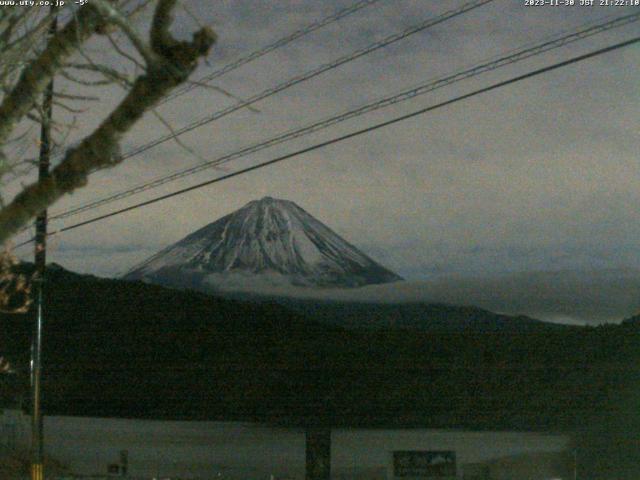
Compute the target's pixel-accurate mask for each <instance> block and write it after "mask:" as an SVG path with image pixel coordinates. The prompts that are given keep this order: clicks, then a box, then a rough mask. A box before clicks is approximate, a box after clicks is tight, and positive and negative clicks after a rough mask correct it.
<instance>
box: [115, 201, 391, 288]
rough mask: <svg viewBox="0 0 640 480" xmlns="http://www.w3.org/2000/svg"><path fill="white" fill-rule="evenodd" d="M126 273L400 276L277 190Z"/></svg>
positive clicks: (345, 280)
mask: <svg viewBox="0 0 640 480" xmlns="http://www.w3.org/2000/svg"><path fill="white" fill-rule="evenodd" d="M125 278H127V279H142V280H146V281H150V282H154V283H163V284H170V285H171V286H180V284H181V283H183V285H182V286H188V287H198V286H201V287H212V288H213V287H215V286H223V287H224V288H228V287H229V286H230V285H231V286H232V285H234V284H237V285H242V286H244V287H246V286H247V285H249V286H251V285H255V286H259V287H260V286H265V285H272V286H273V285H297V286H322V287H331V286H333V287H335V286H339V287H358V286H362V285H369V284H380V283H387V282H394V281H397V280H401V277H399V276H398V275H396V274H395V273H393V272H391V271H390V270H388V269H386V268H385V267H383V266H381V265H379V264H378V263H376V262H375V261H373V260H372V259H371V258H369V257H368V256H367V255H365V254H364V253H362V252H360V251H359V250H358V249H357V248H356V247H355V246H353V245H352V244H350V243H349V242H347V241H346V240H344V239H343V238H341V237H340V236H339V235H337V234H336V233H335V232H333V231H332V230H331V229H330V228H329V227H327V226H326V225H324V224H323V223H322V222H320V221H318V220H317V219H315V218H314V217H313V216H312V215H310V214H309V213H307V212H306V211H305V210H303V209H302V208H300V207H299V206H298V205H296V204H295V203H293V202H291V201H287V200H279V199H274V198H271V197H265V198H263V199H261V200H255V201H252V202H249V203H248V204H247V205H245V206H244V207H242V208H241V209H239V210H237V211H235V212H233V213H231V214H229V215H227V216H225V217H223V218H221V219H219V220H217V221H216V222H213V223H211V224H209V225H207V226H205V227H203V228H201V229H200V230H197V231H196V232H194V233H192V234H190V235H188V236H187V237H185V238H184V239H182V240H180V241H179V242H178V243H176V244H174V245H171V246H169V247H167V248H166V249H164V250H162V251H160V252H158V253H157V254H156V255H154V256H152V257H151V258H149V259H147V260H146V261H145V262H144V263H143V264H141V265H140V266H138V267H136V268H134V269H133V270H131V271H130V272H129V273H128V274H127V275H126V276H125Z"/></svg>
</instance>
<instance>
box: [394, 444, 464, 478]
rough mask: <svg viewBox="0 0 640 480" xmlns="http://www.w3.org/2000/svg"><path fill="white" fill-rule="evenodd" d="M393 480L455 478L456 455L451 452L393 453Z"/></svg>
mask: <svg viewBox="0 0 640 480" xmlns="http://www.w3.org/2000/svg"><path fill="white" fill-rule="evenodd" d="M393 475H394V478H400V479H403V480H412V479H416V480H417V479H420V480H422V479H438V480H443V479H447V478H456V453H455V452H452V451H398V452H393Z"/></svg>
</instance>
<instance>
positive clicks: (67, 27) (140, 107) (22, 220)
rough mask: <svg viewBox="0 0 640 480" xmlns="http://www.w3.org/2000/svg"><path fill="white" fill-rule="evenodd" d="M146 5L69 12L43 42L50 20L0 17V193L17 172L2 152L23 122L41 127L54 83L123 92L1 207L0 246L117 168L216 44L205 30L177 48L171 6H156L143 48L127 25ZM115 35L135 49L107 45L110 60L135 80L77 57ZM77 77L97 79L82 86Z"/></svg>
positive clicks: (97, 3) (28, 14)
mask: <svg viewBox="0 0 640 480" xmlns="http://www.w3.org/2000/svg"><path fill="white" fill-rule="evenodd" d="M147 3H149V2H148V1H147V2H145V1H142V2H131V1H118V0H90V1H89V2H87V3H86V4H85V5H84V6H82V7H80V8H77V9H76V10H75V11H73V15H71V16H70V18H69V19H68V20H67V21H66V23H64V24H63V25H62V26H61V28H60V29H59V30H58V31H57V32H56V33H54V34H52V35H50V36H48V34H47V31H48V25H49V23H50V18H49V15H43V14H42V13H38V12H33V11H32V10H33V9H31V10H30V9H27V8H23V9H19V8H17V7H14V8H13V9H4V10H0V52H2V53H1V54H0V85H1V88H2V90H3V97H2V103H1V104H0V185H1V184H2V183H1V182H2V180H3V177H5V176H6V175H8V174H9V173H10V172H16V170H17V169H18V168H19V162H18V161H16V160H15V159H11V157H10V155H8V154H7V149H9V148H12V145H13V144H14V143H15V142H16V141H19V140H20V134H19V132H18V130H19V128H24V126H25V122H28V121H33V122H40V121H41V120H42V112H41V111H40V107H39V105H40V98H41V96H42V93H43V92H44V90H45V89H46V87H47V85H48V84H49V82H50V81H51V79H52V78H53V76H54V75H56V74H60V75H62V76H64V77H65V78H67V79H71V80H72V81H76V82H79V83H83V82H84V83H85V84H87V85H89V84H93V85H94V86H97V87H99V86H101V85H103V84H105V83H107V82H118V83H120V84H121V85H124V86H125V88H127V93H126V95H125V96H124V98H123V99H122V100H121V101H120V103H119V104H117V105H115V106H114V107H113V109H112V110H111V111H110V113H109V114H108V115H106V117H105V118H104V119H103V120H102V122H101V123H100V125H99V126H98V127H97V128H96V129H95V130H94V131H93V132H91V133H90V134H88V135H87V136H86V137H84V138H83V139H82V140H81V141H79V142H78V143H77V144H76V145H75V146H73V147H71V148H69V149H68V150H66V151H65V152H64V153H63V154H62V155H61V159H60V160H59V162H57V164H56V165H55V166H54V168H53V170H52V171H51V175H50V177H49V178H47V179H46V180H42V181H37V182H34V183H31V184H28V185H25V186H24V187H23V188H21V191H20V192H19V193H18V194H17V195H15V196H14V197H13V198H12V200H11V201H10V202H8V203H2V204H1V205H0V245H1V244H5V243H6V242H7V241H8V240H9V239H10V238H11V237H12V236H13V235H15V234H16V233H17V232H19V231H20V230H21V229H22V228H24V227H25V226H26V225H27V224H28V222H30V221H31V220H32V219H33V218H35V216H36V215H37V214H38V213H39V212H41V211H42V210H44V209H46V208H47V207H49V206H51V205H52V204H54V203H55V202H56V201H58V200H59V199H60V198H61V197H62V196H64V195H65V194H68V193H71V192H73V191H74V190H76V189H78V188H81V187H83V186H85V185H86V184H87V180H88V177H89V175H90V174H91V173H92V172H94V171H96V170H99V169H103V168H110V167H113V166H115V165H117V164H119V163H120V162H121V161H122V158H121V156H120V154H119V151H120V148H119V146H120V142H121V140H122V138H123V136H124V135H125V134H126V133H127V132H128V131H129V130H130V129H131V128H132V127H133V126H134V125H135V124H136V123H137V122H138V121H139V120H140V119H141V118H142V116H143V115H144V114H145V113H146V112H148V111H150V110H151V109H153V107H154V106H155V105H156V104H157V103H158V102H159V101H160V100H161V99H162V98H163V97H164V96H165V95H167V94H168V93H169V92H170V91H171V90H172V89H173V88H174V87H176V86H178V85H180V84H181V83H183V82H185V81H187V79H188V78H189V76H190V74H191V73H192V72H193V71H194V69H195V68H196V66H197V63H198V60H199V59H200V58H202V57H205V56H206V55H207V54H208V52H209V50H210V48H211V46H212V45H213V43H214V42H215V35H214V33H213V32H212V31H211V30H210V29H209V28H206V27H204V28H200V29H199V30H197V31H196V32H195V33H194V34H193V37H192V40H191V41H179V40H176V39H175V38H174V37H173V35H172V34H171V32H170V28H171V24H172V14H173V11H174V9H175V7H176V3H177V0H157V2H155V3H153V4H152V8H153V10H152V15H151V19H150V20H149V22H150V24H149V27H148V31H149V33H148V40H146V39H145V38H143V35H141V34H140V33H139V32H140V31H141V30H143V29H142V28H136V27H135V26H134V24H133V22H132V21H131V20H130V17H131V15H132V13H135V12H136V11H138V10H139V9H140V7H141V6H144V5H146V4H147ZM114 32H121V33H122V34H123V36H124V37H126V39H127V40H128V42H129V44H130V45H132V46H133V47H134V49H135V52H136V54H135V56H134V55H131V54H129V53H127V52H126V51H125V49H123V48H122V47H121V46H120V45H119V44H118V43H117V42H113V44H114V52H115V54H118V55H122V56H125V57H126V58H128V59H129V60H130V61H132V62H135V63H136V64H137V65H139V67H140V69H139V70H140V71H139V73H138V74H137V75H136V76H135V78H128V76H127V75H123V74H121V72H119V71H118V70H117V69H115V68H111V67H109V66H108V65H105V64H98V63H96V62H93V61H92V59H91V58H90V56H89V55H87V54H86V53H85V52H83V45H84V44H85V43H86V42H87V41H88V40H89V39H90V38H91V37H92V36H93V35H104V36H108V37H109V39H110V40H111V39H112V34H113V33H114ZM78 59H80V61H77V60H78ZM82 72H91V73H93V74H99V75H100V76H101V77H102V78H101V79H97V80H96V79H92V80H86V79H82V78H80V76H79V75H81V74H82ZM54 98H55V101H56V102H58V103H57V104H58V105H60V106H61V107H62V108H66V109H68V110H70V111H73V109H72V107H70V106H68V104H67V103H65V100H68V101H73V100H89V98H88V97H80V96H74V95H69V94H63V93H57V94H56V97H54Z"/></svg>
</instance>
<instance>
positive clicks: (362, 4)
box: [26, 0, 381, 173]
mask: <svg viewBox="0 0 640 480" xmlns="http://www.w3.org/2000/svg"><path fill="white" fill-rule="evenodd" d="M380 1H381V0H360V1H358V2H356V3H354V4H353V5H350V6H349V7H346V8H343V9H342V10H339V11H337V12H335V13H333V14H332V15H329V16H328V17H325V18H323V19H321V20H318V21H316V22H313V23H310V24H308V25H306V26H304V27H302V28H300V29H298V30H296V31H295V32H293V33H291V34H289V35H287V36H285V37H282V38H280V39H278V40H276V41H275V42H273V43H271V44H269V45H265V46H264V47H262V48H260V49H259V50H256V51H254V52H252V53H250V54H249V55H246V56H244V57H241V58H239V59H237V60H235V61H233V62H231V63H228V64H227V65H225V66H224V67H222V68H220V69H218V70H215V71H214V72H212V73H210V74H208V75H206V76H204V77H202V78H200V79H199V80H197V81H196V82H195V83H191V84H188V85H184V86H183V87H182V88H178V89H176V91H174V92H173V93H171V94H170V95H168V96H166V97H165V98H164V99H162V100H161V101H160V102H159V103H158V105H162V104H164V103H166V102H169V101H171V100H173V99H174V98H177V97H179V96H181V95H183V94H185V93H188V92H190V91H191V90H193V89H194V88H198V87H201V86H202V85H204V84H206V83H208V82H210V81H211V80H214V79H216V78H219V77H221V76H223V75H225V74H227V73H229V72H231V71H233V70H236V69H237V68H240V67H241V66H243V65H246V64H247V63H250V62H252V61H254V60H257V59H258V58H260V57H263V56H265V55H267V54H268V53H271V52H273V51H274V50H277V49H278V48H281V47H284V46H286V45H288V44H289V43H291V42H293V41H295V40H297V39H299V38H302V37H304V36H306V35H308V34H310V33H312V32H315V31H316V30H319V29H321V28H323V27H326V26H327V25H330V24H331V23H334V22H337V21H338V20H341V19H342V18H345V17H347V16H349V15H351V14H353V13H356V12H358V11H359V10H362V9H363V8H366V7H369V6H371V5H373V4H375V3H378V2H380ZM62 157H63V154H58V155H56V156H55V158H54V159H55V160H58V159H60V158H62ZM30 171H31V169H30V170H28V171H27V172H26V173H29V172H30Z"/></svg>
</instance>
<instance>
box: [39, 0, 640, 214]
mask: <svg viewBox="0 0 640 480" xmlns="http://www.w3.org/2000/svg"><path fill="white" fill-rule="evenodd" d="M638 20H640V12H638V13H634V14H629V15H625V16H622V17H617V18H614V19H612V20H609V21H607V22H602V23H598V24H595V25H593V24H588V26H586V27H584V26H583V27H582V28H580V29H579V30H577V31H573V32H571V33H568V34H565V35H562V36H556V37H554V38H552V39H550V40H547V41H544V42H542V43H538V44H535V45H533V46H528V47H525V48H521V49H519V50H513V51H512V53H510V54H508V55H503V56H501V57H498V58H494V59H491V60H489V61H485V62H483V63H478V64H475V65H474V66H472V67H470V68H467V69H465V70H462V71H458V72H456V73H453V74H450V75H447V76H443V77H440V78H437V79H435V80H434V79H431V80H429V81H428V82H425V83H422V84H420V85H418V86H417V87H413V88H411V89H408V90H403V91H401V92H400V93H396V94H394V95H391V96H387V97H384V98H382V99H379V100H376V101H374V102H370V103H367V104H365V105H362V106H360V107H357V108H355V109H350V110H348V111H346V112H343V113H340V114H338V115H334V116H331V117H329V118H325V119H323V120H320V121H317V122H314V123H311V124H309V125H307V126H304V127H302V128H297V129H293V130H290V131H288V132H284V133H282V134H279V135H277V136H275V137H272V138H270V139H268V140H266V141H261V142H258V143H256V144H253V145H250V146H248V147H244V148H242V149H240V150H237V151H235V152H232V153H229V154H226V155H224V156H221V157H218V158H216V159H214V160H211V161H208V162H204V163H201V164H198V165H195V166H193V167H189V168H186V169H182V170H179V171H177V172H174V173H172V174H169V175H165V176H162V177H159V178H157V179H155V180H152V181H148V182H144V183H142V184H140V185H137V186H135V187H132V188H128V189H125V190H123V191H120V192H117V193H115V194H111V195H109V196H107V197H103V198H102V199H98V200H95V201H92V202H89V203H87V204H84V205H80V206H78V207H74V208H72V209H70V210H67V211H65V212H61V213H59V214H56V215H52V216H51V220H61V219H64V218H69V217H71V216H74V215H77V214H80V213H82V212H86V211H88V210H92V209H94V208H97V207H99V206H102V205H106V204H108V203H112V202H114V201H117V200H122V199H124V198H127V197H130V196H133V195H136V194H139V193H142V192H144V191H147V190H150V189H153V188H157V187H159V186H161V185H164V184H166V183H169V182H172V181H175V180H178V179H180V178H184V177H187V176H190V175H193V174H196V173H199V172H201V171H204V170H206V169H209V168H213V167H216V166H220V165H223V164H226V163H228V162H231V161H233V160H236V159H238V158H242V157H245V156H247V155H250V154H253V153H256V152H258V151H261V150H263V149H266V148H269V147H272V146H274V145H278V144H280V143H283V142H286V141H289V140H292V139H295V138H300V137H302V136H304V135H308V134H311V133H315V132H317V131H320V130H323V129H325V128H328V127H330V126H333V125H336V124H338V123H341V122H344V121H346V120H349V119H352V118H356V117H359V116H361V115H364V114H366V113H370V112H373V111H376V110H379V109H381V108H385V107H388V106H391V105H394V104H397V103H401V102H404V101H407V100H410V99H412V98H415V97H416V96H419V95H424V94H426V93H429V92H432V91H434V90H436V89H439V88H442V87H445V86H448V85H451V84H453V83H456V82H459V81H462V80H465V79H468V78H472V77H474V76H477V75H480V74H483V73H487V72H490V71H493V70H496V69H498V68H501V67H504V66H507V65H510V64H513V63H516V62H520V61H523V60H525V59H528V58H531V57H533V56H536V55H540V54H542V53H546V52H548V51H550V50H553V49H557V48H560V47H563V46H566V45H568V44H571V43H574V42H577V41H579V40H583V39H585V38H587V37H590V36H593V35H596V34H598V33H602V32H604V31H607V30H611V29H613V28H619V27H622V26H624V25H628V24H630V23H633V22H637V21H638Z"/></svg>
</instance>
